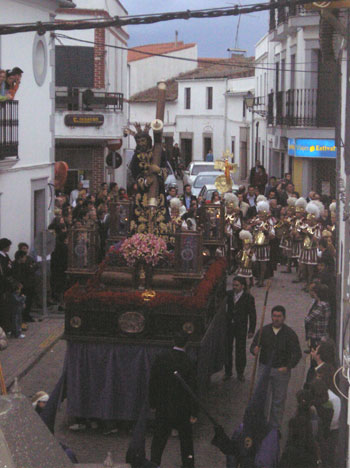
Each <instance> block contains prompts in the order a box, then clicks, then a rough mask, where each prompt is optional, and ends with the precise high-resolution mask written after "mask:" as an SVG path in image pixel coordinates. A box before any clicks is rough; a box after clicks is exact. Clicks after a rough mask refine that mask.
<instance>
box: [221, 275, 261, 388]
mask: <svg viewBox="0 0 350 468" xmlns="http://www.w3.org/2000/svg"><path fill="white" fill-rule="evenodd" d="M232 287H233V290H231V291H228V293H227V309H226V312H227V328H226V331H227V335H226V340H227V341H226V362H225V379H229V378H230V377H231V376H232V351H233V342H234V340H236V350H235V358H236V371H237V378H238V380H240V381H241V382H244V369H245V366H246V364H247V356H246V343H247V331H248V338H253V335H254V331H255V325H256V311H255V300H254V297H253V296H252V295H251V294H249V293H247V292H246V291H245V287H246V281H245V278H242V277H240V276H236V277H235V278H234V279H233V283H232ZM248 319H249V328H248Z"/></svg>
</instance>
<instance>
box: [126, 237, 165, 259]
mask: <svg viewBox="0 0 350 468" xmlns="http://www.w3.org/2000/svg"><path fill="white" fill-rule="evenodd" d="M120 253H121V254H122V256H123V257H124V259H125V261H126V263H127V264H128V266H135V265H136V264H137V263H140V262H141V263H144V264H146V265H151V266H156V265H157V264H158V262H159V261H160V260H161V259H162V258H163V257H164V256H165V254H166V253H167V246H166V242H165V241H164V240H163V239H161V238H160V237H157V236H155V235H154V234H134V235H133V236H132V237H129V238H128V239H126V240H125V241H124V242H123V244H122V246H121V247H120Z"/></svg>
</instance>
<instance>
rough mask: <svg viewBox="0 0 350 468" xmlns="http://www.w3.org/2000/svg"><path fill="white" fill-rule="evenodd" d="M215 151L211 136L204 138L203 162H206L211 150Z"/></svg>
mask: <svg viewBox="0 0 350 468" xmlns="http://www.w3.org/2000/svg"><path fill="white" fill-rule="evenodd" d="M212 149H213V140H212V137H211V136H205V137H203V161H205V157H206V155H207V154H208V153H209V150H212Z"/></svg>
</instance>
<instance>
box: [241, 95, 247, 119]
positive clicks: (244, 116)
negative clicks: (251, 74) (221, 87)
mask: <svg viewBox="0 0 350 468" xmlns="http://www.w3.org/2000/svg"><path fill="white" fill-rule="evenodd" d="M246 111H247V107H246V104H245V99H244V98H243V112H242V116H243V119H245V118H246Z"/></svg>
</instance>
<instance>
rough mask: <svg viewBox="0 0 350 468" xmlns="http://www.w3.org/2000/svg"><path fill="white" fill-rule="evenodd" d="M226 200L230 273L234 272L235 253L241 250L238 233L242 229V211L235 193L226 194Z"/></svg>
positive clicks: (227, 252)
mask: <svg viewBox="0 0 350 468" xmlns="http://www.w3.org/2000/svg"><path fill="white" fill-rule="evenodd" d="M224 200H225V237H226V242H225V243H226V255H227V259H228V268H229V271H233V269H234V259H235V253H236V252H237V250H238V248H239V241H238V233H239V231H240V230H241V229H242V220H241V211H240V209H239V206H238V203H239V200H238V197H237V196H236V195H234V194H233V193H225V195H224Z"/></svg>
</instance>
